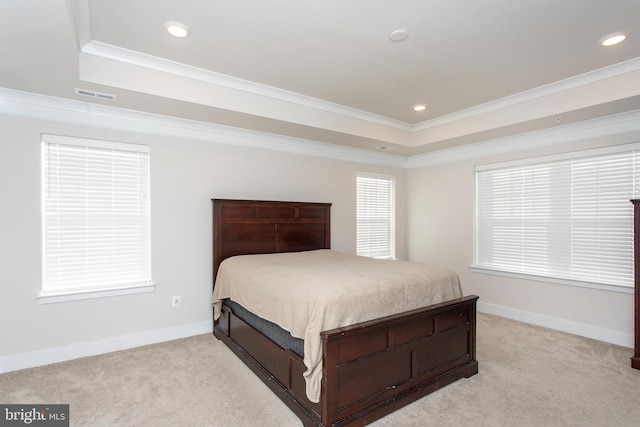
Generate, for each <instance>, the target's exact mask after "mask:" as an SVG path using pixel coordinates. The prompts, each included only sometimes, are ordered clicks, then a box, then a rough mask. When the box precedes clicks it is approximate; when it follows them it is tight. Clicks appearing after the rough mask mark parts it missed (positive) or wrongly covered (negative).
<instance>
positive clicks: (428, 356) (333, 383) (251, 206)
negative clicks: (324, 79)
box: [213, 199, 478, 426]
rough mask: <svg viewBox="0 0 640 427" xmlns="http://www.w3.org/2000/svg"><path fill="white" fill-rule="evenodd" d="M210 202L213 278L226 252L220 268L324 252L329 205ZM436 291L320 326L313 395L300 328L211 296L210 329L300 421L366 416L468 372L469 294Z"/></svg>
mask: <svg viewBox="0 0 640 427" xmlns="http://www.w3.org/2000/svg"><path fill="white" fill-rule="evenodd" d="M213 208H214V209H213V277H214V280H215V278H216V277H218V272H219V271H220V265H221V263H222V262H223V261H224V260H226V259H229V258H231V259H230V260H229V261H228V262H227V263H226V264H225V265H224V267H227V265H228V264H229V263H232V262H234V263H235V262H240V260H242V261H243V262H244V261H245V260H246V259H247V258H249V259H250V260H251V261H252V262H254V261H257V260H259V259H268V260H269V262H270V263H272V262H273V261H272V260H273V259H275V258H273V257H274V255H266V254H281V255H277V256H279V257H281V258H278V260H280V259H282V257H290V258H294V257H307V256H312V255H313V256H316V255H315V254H316V253H317V254H319V255H321V256H323V257H333V256H334V252H333V251H331V245H330V225H331V214H330V212H331V211H330V209H331V205H330V204H327V203H306V202H276V201H251V200H221V199H214V200H213ZM242 255H258V256H257V257H243V256H242ZM295 259H306V258H295ZM388 262H393V261H388ZM239 265H242V266H244V264H239ZM243 268H246V267H243ZM300 277H303V276H300ZM309 282H310V283H311V282H312V281H311V280H309ZM221 283H222V282H221ZM282 283H283V284H284V283H285V280H284V279H283V281H282ZM313 283H314V284H315V283H316V282H315V281H313ZM317 283H320V285H318V286H322V285H321V283H322V282H317ZM265 286H266V279H265ZM271 286H273V285H271ZM283 286H284V285H283ZM314 286H315V285H314ZM215 291H216V289H215V287H214V293H215ZM443 295H445V296H446V295H449V294H446V293H445V294H443ZM442 298H445V300H443V301H438V302H436V303H433V304H428V305H425V306H419V307H418V308H413V309H411V310H407V311H401V312H393V313H386V312H383V310H380V313H381V314H380V316H379V317H374V318H367V320H364V321H359V322H356V323H354V324H347V325H341V326H338V327H333V328H329V329H326V330H325V329H322V330H321V331H320V332H319V334H318V335H319V337H316V338H317V342H318V343H319V344H318V345H319V351H320V365H319V368H318V370H319V377H318V387H317V396H316V395H312V394H310V393H312V391H313V390H311V391H310V387H309V375H308V374H309V372H308V371H310V370H311V369H308V367H307V366H306V365H305V361H306V359H305V357H308V356H309V348H310V347H309V345H310V343H311V342H312V339H311V338H310V337H309V336H307V339H306V340H303V339H301V338H303V337H301V336H300V334H299V333H296V334H292V333H289V332H291V330H289V331H288V332H287V331H283V330H282V329H281V328H279V327H278V325H276V324H274V323H272V322H269V321H265V320H264V319H261V318H260V317H259V316H256V315H255V314H254V313H252V312H251V311H248V310H246V309H245V308H244V307H243V306H242V305H240V304H237V303H236V302H233V301H228V300H226V299H225V303H224V304H220V303H219V302H218V301H216V302H217V308H216V310H214V332H213V333H214V335H215V336H216V337H217V338H218V339H220V340H221V341H222V342H223V343H225V344H226V345H227V346H228V347H229V348H230V349H231V350H232V351H233V352H234V353H235V354H236V355H237V356H238V357H239V358H240V359H241V360H242V361H243V362H244V363H245V364H246V365H247V366H248V367H249V368H251V370H252V371H253V372H254V373H255V374H256V375H257V376H258V377H259V378H260V379H261V380H262V381H263V382H264V383H265V384H266V385H267V386H269V388H270V389H271V390H272V391H273V392H274V393H275V394H276V395H277V396H278V397H279V398H280V399H281V400H282V401H283V402H284V403H285V404H286V405H287V406H288V407H289V408H290V409H291V410H292V411H293V412H294V413H295V414H296V415H297V416H298V417H299V418H300V420H301V421H302V423H303V424H304V425H307V426H343V425H352V426H358V425H366V424H369V423H370V422H372V421H374V420H376V419H378V418H380V417H382V416H384V415H387V414H389V413H390V412H392V411H395V410H397V409H398V408H401V407H402V406H405V405H407V404H408V403H411V402H413V401H415V400H416V399H419V398H420V397H422V396H424V395H426V394H428V393H431V392H433V391H435V390H437V389H439V388H441V387H444V386H446V385H448V384H450V383H452V382H454V381H456V380H458V379H460V378H464V377H470V376H472V375H474V374H476V373H477V372H478V362H477V360H476V358H475V344H476V343H475V341H476V332H475V331H476V300H477V297H476V296H466V297H463V296H461V295H457V294H456V296H455V297H454V298H450V296H449V297H440V299H442ZM335 302H336V301H334V303H335ZM376 310H378V308H376ZM370 317H371V316H370ZM268 320H272V319H268ZM272 330H273V331H272ZM270 331H272V332H270ZM287 335H289V336H288V337H287ZM292 335H298V336H292ZM312 336H315V335H312ZM301 346H302V347H301ZM305 372H307V376H306V377H305ZM311 389H313V387H312V388H311Z"/></svg>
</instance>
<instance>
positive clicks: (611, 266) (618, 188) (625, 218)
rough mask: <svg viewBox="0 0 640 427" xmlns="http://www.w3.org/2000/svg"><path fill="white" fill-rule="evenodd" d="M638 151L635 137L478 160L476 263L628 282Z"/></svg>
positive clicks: (596, 281)
mask: <svg viewBox="0 0 640 427" xmlns="http://www.w3.org/2000/svg"><path fill="white" fill-rule="evenodd" d="M634 150H635V151H634ZM639 150H640V145H638V144H633V145H631V146H626V147H625V146H620V147H612V148H607V149H600V150H589V151H585V152H582V153H574V154H573V156H571V155H563V156H555V157H548V158H541V159H533V160H529V161H522V162H516V163H509V164H501V165H491V166H484V167H477V168H476V185H477V196H476V197H477V199H476V248H475V266H477V267H480V268H486V269H490V270H495V271H500V272H512V273H522V274H530V275H535V276H544V277H548V278H553V279H560V280H568V281H570V282H571V283H572V284H583V285H587V286H593V285H595V286H596V287H603V288H605V289H613V290H617V289H615V288H616V287H631V286H632V285H633V207H632V205H631V203H630V202H629V200H630V199H632V198H633V197H634V194H637V191H638V190H640V189H639V188H638V183H640V180H639V179H640V151H639ZM576 282H578V283H576ZM602 285H604V286H602ZM618 289H620V288H618Z"/></svg>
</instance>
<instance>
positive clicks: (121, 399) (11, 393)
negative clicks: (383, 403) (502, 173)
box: [0, 313, 640, 427]
mask: <svg viewBox="0 0 640 427" xmlns="http://www.w3.org/2000/svg"><path fill="white" fill-rule="evenodd" d="M477 344H478V348H477V358H478V361H479V362H480V373H479V374H478V375H475V376H473V377H471V378H468V379H462V380H459V381H457V382H455V383H454V384H451V385H449V386H447V387H445V388H444V389H441V390H439V391H437V392H435V393H432V394H430V395H428V396H426V397H424V398H422V399H420V400H418V401H417V402H414V403H412V404H411V405H409V406H407V407H405V408H402V409H400V410H399V411H396V412H394V413H392V414H390V415H388V416H386V417H384V418H382V419H380V420H378V421H376V422H375V423H373V424H372V425H374V426H376V427H387V426H388V427H391V426H394V427H396V426H407V427H411V426H416V427H417V426H427V425H428V426H438V427H448V426H452V427H453V426H456V427H461V426H499V427H502V426H514V427H515V426H518V427H520V426H545V427H553V426H558V427H560V426H562V427H565V426H580V427H585V426H612V427H613V426H616V427H620V426H622V427H625V426H629V427H631V426H639V425H640V370H634V369H631V368H630V366H629V357H630V356H631V353H632V351H631V350H630V349H628V348H624V347H619V346H615V345H612V344H607V343H603V342H599V341H595V340H590V339H587V338H582V337H578V336H574V335H570V334H565V333H562V332H558V331H553V330H549V329H545V328H540V327H536V326H532V325H527V324H524V323H519V322H515V321H513V320H509V319H504V318H501V317H496V316H490V315H487V314H482V313H479V314H478V335H477ZM0 403H2V404H9V403H21V404H39V403H46V404H53V403H68V404H69V405H70V421H71V425H72V426H92V427H93V426H234V427H235V426H247V427H250V426H261V427H270V426H274V427H275V426H277V427H281V426H300V425H301V423H300V421H299V420H298V419H297V417H296V416H295V415H294V414H293V413H292V412H291V411H290V410H289V409H288V408H287V407H286V406H285V405H284V404H283V403H282V402H280V401H279V400H278V399H277V398H276V397H275V396H274V395H273V394H272V392H271V391H270V390H269V389H268V388H267V387H266V386H265V385H264V384H262V382H260V381H259V380H258V379H257V378H256V377H255V376H254V374H253V373H252V372H251V371H250V370H249V369H248V368H247V367H245V366H244V364H242V362H240V361H239V360H238V359H237V358H236V357H235V355H233V353H231V351H230V350H228V349H227V348H226V347H225V346H224V345H223V344H222V343H221V342H219V341H218V340H217V339H216V338H214V337H213V336H212V335H209V334H207V335H199V336H195V337H190V338H185V339H180V340H176V341H170V342H165V343H161V344H155V345H149V346H145V347H139V348H135V349H131V350H125V351H119V352H115V353H109V354H104V355H100V356H94V357H87V358H82V359H77V360H73V361H69V362H63V363H57V364H53V365H48V366H42V367H37V368H33V369H26V370H22V371H16V372H9V373H5V374H2V375H0Z"/></svg>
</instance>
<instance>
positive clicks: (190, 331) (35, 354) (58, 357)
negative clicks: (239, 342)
mask: <svg viewBox="0 0 640 427" xmlns="http://www.w3.org/2000/svg"><path fill="white" fill-rule="evenodd" d="M212 331H213V322H212V321H205V322H198V323H191V324H188V325H181V326H174V327H171V328H164V329H155V330H151V331H144V332H139V333H135V334H130V335H123V336H119V337H113V338H107V339H102V340H96V341H87V342H82V343H77V344H70V345H66V346H62V347H53V348H47V349H44V350H36V351H29V352H25V353H17V354H10V355H7V356H0V373H4V372H11V371H17V370H20V369H27V368H33V367H36V366H43V365H49V364H51V363H58V362H64V361H67V360H73V359H78V358H81V357H87V356H95V355H98V354H105V353H111V352H114V351H119V350H126V349H129V348H134V347H140V346H143V345H149V344H156V343H159V342H164V341H171V340H175V339H180V338H186V337H190V336H194V335H201V334H206V333H211V332H212Z"/></svg>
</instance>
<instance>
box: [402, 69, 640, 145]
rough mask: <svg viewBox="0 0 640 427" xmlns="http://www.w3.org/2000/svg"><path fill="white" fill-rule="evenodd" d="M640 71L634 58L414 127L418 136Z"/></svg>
mask: <svg viewBox="0 0 640 427" xmlns="http://www.w3.org/2000/svg"><path fill="white" fill-rule="evenodd" d="M638 70H640V58H634V59H631V60H629V61H624V62H620V63H618V64H614V65H611V66H609V67H604V68H600V69H598V70H594V71H590V72H587V73H584V74H580V75H577V76H573V77H569V78H567V79H564V80H559V81H557V82H553V83H550V84H548V85H544V86H540V87H537V88H534V89H531V90H527V91H524V92H520V93H517V94H514V95H511V96H507V97H504V98H500V99H497V100H495V101H491V102H487V103H484V104H480V105H477V106H475V107H471V108H467V109H464V110H460V111H456V112H455V113H451V114H447V115H444V116H440V117H436V118H434V119H431V120H426V121H424V122H421V123H418V124H416V125H415V126H413V128H412V130H413V131H414V132H416V131H422V130H427V129H431V128H434V127H436V126H441V125H445V124H449V123H453V122H457V121H460V120H465V119H468V118H471V117H474V116H477V115H480V114H485V113H490V112H494V111H497V110H500V109H503V108H506V107H511V106H514V105H517V104H521V103H523V102H526V101H531V100H534V99H538V98H542V97H545V96H549V95H553V94H557V93H561V92H564V91H567V90H569V89H574V88H578V87H581V86H586V85H589V84H592V83H596V82H599V81H603V80H607V79H610V78H613V77H618V76H621V75H623V74H627V73H630V72H635V71H638Z"/></svg>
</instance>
